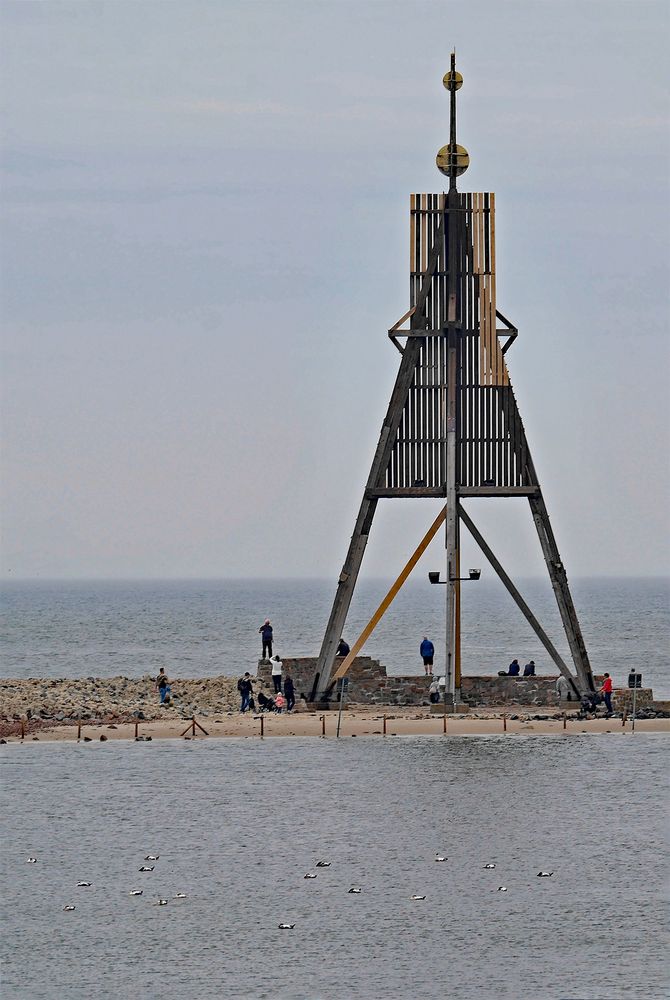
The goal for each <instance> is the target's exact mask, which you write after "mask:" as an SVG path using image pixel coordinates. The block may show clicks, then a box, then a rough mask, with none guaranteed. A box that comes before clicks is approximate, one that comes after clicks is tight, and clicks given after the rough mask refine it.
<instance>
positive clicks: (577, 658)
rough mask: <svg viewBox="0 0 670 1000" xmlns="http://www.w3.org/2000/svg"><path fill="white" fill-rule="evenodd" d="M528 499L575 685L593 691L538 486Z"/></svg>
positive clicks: (579, 635) (564, 574)
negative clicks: (571, 662) (564, 636)
mask: <svg viewBox="0 0 670 1000" xmlns="http://www.w3.org/2000/svg"><path fill="white" fill-rule="evenodd" d="M528 502H529V503H530V509H531V512H532V514H533V521H534V522H535V528H536V529H537V534H538V536H539V539H540V545H541V547H542V553H543V555H544V561H545V563H546V564H547V569H548V570H549V579H550V580H551V586H552V587H553V590H554V594H555V596H556V603H557V605H558V610H559V612H560V615H561V620H562V622H563V628H564V629H565V635H566V637H567V640H568V645H569V647H570V652H571V654H572V660H573V663H574V665H575V670H576V671H577V677H578V679H579V686H580V688H581V689H582V690H583V691H593V690H595V684H594V682H593V674H592V673H591V664H590V663H589V657H588V653H587V652H586V646H585V645H584V639H583V636H582V630H581V628H580V626H579V620H578V618H577V612H576V611H575V606H574V604H573V603H572V594H571V593H570V588H569V586H568V577H567V574H566V572H565V567H564V566H563V563H562V562H561V557H560V554H559V551H558V545H557V544H556V539H555V537H554V532H553V530H552V527H551V523H550V521H549V514H548V513H547V508H546V506H545V503H544V499H543V497H542V493H541V492H540V490H539V489H538V491H537V495H536V496H534V497H529V498H528Z"/></svg>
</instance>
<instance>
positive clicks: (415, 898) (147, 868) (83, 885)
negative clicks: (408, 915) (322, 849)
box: [26, 854, 554, 931]
mask: <svg viewBox="0 0 670 1000" xmlns="http://www.w3.org/2000/svg"><path fill="white" fill-rule="evenodd" d="M159 858H160V855H159V854H147V855H146V856H145V858H144V860H145V861H158V860H159ZM435 860H436V861H438V862H445V861H448V860H449V858H448V857H446V856H445V855H442V854H436V856H435ZM26 864H29V865H36V864H37V858H32V857H31V858H26ZM330 865H331V862H330V861H317V862H316V865H315V867H316V868H330ZM482 867H483V868H484V870H486V871H493V870H494V869H495V867H496V866H495V863H494V862H489V863H488V864H486V865H483V866H482ZM155 868H156V866H155V865H142V866H141V867H140V868H139V869H138V871H140V872H153V871H155ZM553 874H554V873H553V872H545V871H539V872H538V873H537V877H538V878H551V877H552V875H553ZM303 878H305V879H314V878H318V872H306V873H305V875H303ZM92 885H93V883H92V882H87V881H84V880H83V879H81V880H80V881H78V882H77V888H79V889H89V888H90V887H91V886H92ZM496 891H497V892H507V891H508V888H507V886H506V885H499V886H498V888H497V890H496ZM347 892H348V893H349V894H352V895H355V896H356V895H359V894H360V893H362V892H363V887H362V886H360V885H352V886H351V888H350V889H348V890H347ZM128 895H129V896H143V895H144V889H131V890H130V892H129V893H128ZM172 898H173V899H186V898H187V895H186V893H185V892H177V893H175V894H174V896H173V897H172ZM409 898H410V900H412V902H419V901H421V900H423V899H426V898H427V897H426V896H419V895H417V894H414V895H412V896H410V897H409ZM168 902H169V900H167V899H162V898H159V899H157V900H156V902H155V903H154V906H167V905H168ZM76 909H77V907H76V906H75V905H74V904H72V903H67V904H66V905H65V906H64V907H63V910H64V912H65V913H72V911H73V910H76ZM277 927H278V929H279V930H280V931H292V930H293V929H294V927H295V924H289V923H281V924H278V925H277Z"/></svg>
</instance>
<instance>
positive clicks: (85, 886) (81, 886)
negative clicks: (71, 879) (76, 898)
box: [77, 882, 93, 889]
mask: <svg viewBox="0 0 670 1000" xmlns="http://www.w3.org/2000/svg"><path fill="white" fill-rule="evenodd" d="M89 885H93V883H92V882H77V887H78V888H79V889H88V887H89Z"/></svg>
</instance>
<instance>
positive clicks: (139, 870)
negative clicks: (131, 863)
mask: <svg viewBox="0 0 670 1000" xmlns="http://www.w3.org/2000/svg"><path fill="white" fill-rule="evenodd" d="M154 867H155V865H151V867H149V865H142V867H141V868H138V869H137V870H138V872H152V871H153V870H154Z"/></svg>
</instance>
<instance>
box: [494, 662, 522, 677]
mask: <svg viewBox="0 0 670 1000" xmlns="http://www.w3.org/2000/svg"><path fill="white" fill-rule="evenodd" d="M520 673H521V667H520V666H519V661H518V660H512V662H511V663H510V665H509V667H508V668H507V670H499V671H498V677H518V676H519V674H520Z"/></svg>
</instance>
